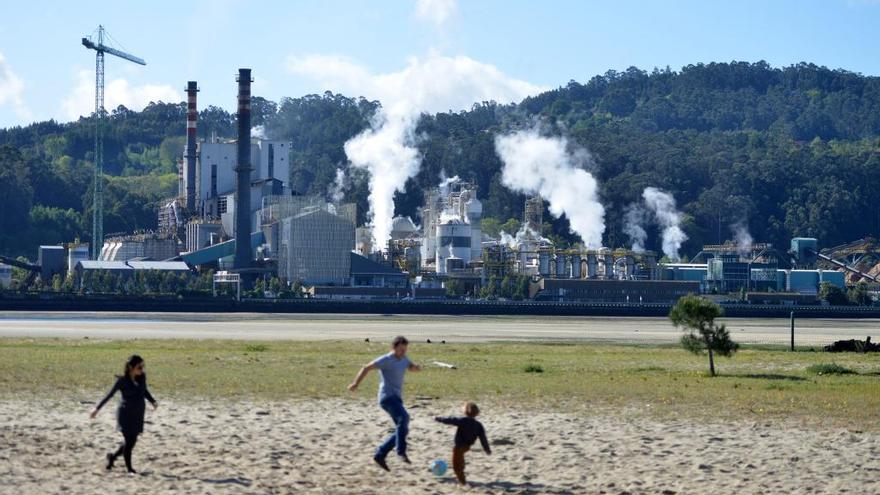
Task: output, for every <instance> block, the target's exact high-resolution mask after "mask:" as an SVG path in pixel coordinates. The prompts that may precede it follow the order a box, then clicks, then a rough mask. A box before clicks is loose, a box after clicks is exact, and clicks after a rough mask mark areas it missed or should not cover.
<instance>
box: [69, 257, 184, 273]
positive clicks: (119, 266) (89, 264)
mask: <svg viewBox="0 0 880 495" xmlns="http://www.w3.org/2000/svg"><path fill="white" fill-rule="evenodd" d="M77 266H80V267H82V269H83V270H114V271H124V270H162V271H178V272H183V271H190V268H189V265H187V264H186V263H184V262H182V261H95V260H81V261H79V262H78V263H77Z"/></svg>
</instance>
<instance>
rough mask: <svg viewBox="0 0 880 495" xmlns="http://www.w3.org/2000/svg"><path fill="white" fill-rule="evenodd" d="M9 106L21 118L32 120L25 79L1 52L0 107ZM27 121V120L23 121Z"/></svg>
mask: <svg viewBox="0 0 880 495" xmlns="http://www.w3.org/2000/svg"><path fill="white" fill-rule="evenodd" d="M5 106H9V107H10V108H12V111H13V112H14V113H15V115H17V116H18V118H19V119H20V120H23V121H30V120H31V119H32V114H31V111H30V109H29V108H28V106H27V105H26V104H25V102H24V81H23V80H22V79H21V77H19V76H18V74H16V73H15V72H13V71H12V68H11V67H9V64H8V63H7V62H6V57H4V56H3V54H2V53H0V108H2V107H5ZM22 123H27V122H22Z"/></svg>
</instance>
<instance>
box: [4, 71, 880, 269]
mask: <svg viewBox="0 0 880 495" xmlns="http://www.w3.org/2000/svg"><path fill="white" fill-rule="evenodd" d="M377 105H378V103H376V102H369V101H366V100H364V99H362V98H361V99H358V98H349V97H345V96H341V95H334V94H330V93H327V94H324V95H310V96H306V97H303V98H284V99H282V101H280V102H278V103H275V102H270V101H267V100H264V99H256V100H255V102H254V109H255V116H254V123H255V125H263V126H264V127H265V131H266V133H267V134H268V135H269V136H270V137H273V138H284V139H289V140H290V141H291V142H292V143H293V147H292V150H293V151H292V153H293V156H292V157H291V159H292V164H293V169H294V172H293V177H292V178H291V180H292V184H293V186H294V188H295V189H296V190H297V191H298V192H300V193H303V194H327V192H328V188H329V186H330V185H331V184H332V182H333V180H334V177H335V175H336V170H337V168H341V167H345V162H346V159H345V153H344V151H343V143H344V142H345V141H346V140H347V139H349V138H350V137H352V136H354V135H355V134H357V133H358V132H359V131H360V130H362V129H364V128H365V127H366V126H367V123H368V121H369V118H370V116H371V115H372V114H373V113H374V111H375V109H376V107H377ZM110 120H111V123H110V125H109V126H108V131H107V134H108V135H107V139H106V141H105V146H106V148H105V156H106V159H105V160H106V165H105V167H106V170H107V171H108V173H109V174H111V177H110V178H109V180H108V184H107V187H106V188H105V191H106V192H105V194H106V201H107V204H106V206H105V210H106V220H105V222H106V223H105V229H104V230H105V232H107V233H112V232H121V231H130V230H133V229H147V228H153V227H155V224H156V214H155V207H156V206H157V205H158V203H159V202H160V201H161V199H162V198H165V197H168V196H170V195H172V194H174V193H175V192H176V187H177V183H176V180H177V179H176V177H177V173H176V159H177V157H179V156H180V155H181V153H182V150H183V142H184V129H185V106H184V104H183V103H174V104H167V103H157V104H151V105H150V106H148V107H147V108H146V109H144V110H143V111H142V112H132V111H129V110H127V109H125V108H122V107H120V108H118V109H115V110H114V111H113V112H112V114H111V117H110ZM536 122H538V123H540V124H541V125H543V126H544V127H545V128H547V129H549V130H550V131H551V132H554V133H558V134H564V135H566V136H568V137H569V138H570V139H571V140H573V141H574V142H577V143H578V144H580V145H583V146H584V147H586V148H587V149H589V150H590V151H591V152H592V155H593V163H592V164H591V166H592V167H593V170H592V171H593V173H594V174H595V175H596V177H597V179H598V180H599V182H600V185H601V189H602V201H603V203H604V205H605V206H606V209H607V215H606V225H607V228H606V235H605V241H606V245H609V246H615V247H616V246H625V245H627V239H626V237H625V236H624V234H623V233H622V217H623V210H624V208H625V207H626V205H628V204H629V203H631V202H633V201H635V200H637V199H638V198H639V197H640V195H641V192H642V190H643V189H644V188H645V187H647V186H656V187H659V188H661V189H665V190H667V191H669V192H671V193H673V194H674V195H675V197H676V199H677V200H678V204H679V207H680V208H681V209H682V210H683V211H684V212H685V214H686V215H685V222H684V225H683V227H684V229H685V232H686V233H687V235H688V236H689V238H690V239H689V241H688V242H687V243H686V244H685V246H684V252H685V253H693V252H695V251H696V250H697V249H698V248H699V246H700V245H702V244H704V243H715V242H721V241H723V240H724V239H726V238H728V237H729V236H730V225H732V224H735V223H737V222H747V224H748V226H749V229H750V231H751V233H752V235H753V236H754V238H755V239H756V240H758V241H766V242H773V243H774V244H777V245H785V244H786V243H787V242H788V239H789V238H790V237H791V236H794V235H803V236H815V237H818V238H819V239H820V243H821V244H822V245H823V246H830V245H834V244H838V243H842V242H845V241H848V240H853V239H856V238H859V237H863V236H866V235H877V233H878V231H880V210H878V208H877V207H876V205H877V204H878V203H880V188H878V185H880V138H878V137H880V78H877V77H865V76H862V75H859V74H854V73H850V72H846V71H841V70H830V69H827V68H823V67H817V66H814V65H810V64H799V65H797V66H792V67H787V68H783V69H776V68H772V67H770V66H768V65H767V64H766V63H763V62H760V63H756V64H749V63H738V62H735V63H717V64H716V63H713V64H707V65H702V64H700V65H691V66H687V67H684V68H683V69H681V70H680V71H672V70H669V69H665V70H654V71H653V72H650V73H649V72H645V71H641V70H638V69H635V68H631V69H629V70H627V71H626V72H608V73H606V74H605V75H603V76H597V77H594V78H593V79H591V80H589V81H588V82H586V83H579V82H574V81H572V82H570V83H568V84H567V85H566V86H564V87H561V88H559V89H556V90H553V91H549V92H546V93H544V94H541V95H538V96H535V97H532V98H528V99H526V100H525V101H523V102H521V103H520V104H517V105H508V106H500V105H496V104H494V103H492V102H483V103H479V104H477V105H475V106H474V107H473V108H472V109H471V110H470V111H466V112H460V113H442V114H436V115H425V116H424V117H423V118H422V120H421V122H420V125H419V132H418V134H419V136H420V139H421V141H420V142H419V148H420V150H421V152H422V154H423V156H424V159H423V162H422V168H421V172H420V173H419V175H418V176H417V177H416V178H415V179H414V180H413V181H411V183H410V184H409V185H408V187H407V192H406V193H405V194H402V195H399V196H398V198H397V202H396V204H397V212H398V213H400V214H408V215H413V216H414V217H415V216H416V215H417V207H418V206H419V205H420V204H421V202H422V193H423V190H424V189H425V188H426V187H430V186H433V185H435V184H436V183H437V182H438V180H439V176H440V173H441V171H443V172H445V173H446V174H447V175H456V174H457V175H459V176H461V177H463V178H469V179H473V180H475V181H476V182H477V183H478V185H479V187H480V190H481V197H482V199H483V200H484V213H485V215H486V216H488V217H490V220H488V221H487V226H488V227H490V230H494V228H497V227H496V226H498V225H501V224H504V223H505V222H507V221H508V220H509V219H511V218H515V219H518V218H519V217H520V216H521V211H522V201H523V197H522V196H520V195H517V194H514V193H512V192H510V191H508V190H507V189H505V188H504V186H503V185H502V184H501V180H500V170H501V163H500V161H499V158H498V157H497V156H496V154H495V150H494V137H495V135H496V134H497V133H499V132H503V131H505V130H508V129H515V128H521V127H525V126H531V125H534V124H535V123H536ZM234 124H235V116H234V114H230V113H228V112H226V111H224V110H223V109H220V108H216V107H209V108H207V109H205V110H203V111H202V112H201V115H200V121H199V135H200V137H201V138H208V137H209V136H210V135H211V134H212V133H216V134H217V135H219V136H221V137H233V134H234ZM93 143H94V138H93V123H92V122H91V121H90V119H81V120H80V121H78V122H72V123H67V124H59V123H56V122H42V123H35V124H32V125H29V126H27V127H24V128H19V127H17V128H11V129H5V130H0V253H3V254H14V255H17V254H24V255H26V256H29V257H33V256H34V255H35V249H34V246H35V245H36V244H37V243H52V242H58V241H62V240H70V239H72V238H73V237H75V236H80V237H82V238H83V239H85V240H88V230H89V226H90V219H91V212H90V210H89V208H88V207H89V205H90V204H91V196H90V192H89V188H90V186H91V174H92V165H91V162H90V160H91V159H92V148H93ZM350 179H351V180H350V181H349V183H348V185H347V187H346V195H347V197H348V198H349V200H352V201H357V202H358V204H359V209H360V214H361V216H362V217H363V214H364V213H365V211H366V197H367V194H368V191H367V190H366V181H365V180H364V177H362V176H358V174H354V176H353V177H350ZM515 223H516V222H509V223H508V225H507V228H508V229H510V228H514V227H515ZM548 230H549V231H548V234H551V235H553V236H555V237H556V238H558V239H559V240H562V241H567V242H570V241H574V239H573V238H572V236H571V235H570V234H569V232H568V227H567V222H566V221H565V219H564V218H563V219H558V220H555V221H553V222H552V225H550V226H549V227H548ZM657 237H658V236H656V235H652V236H651V237H650V239H649V244H648V247H649V248H656V247H657V243H658V242H659V240H658V239H657Z"/></svg>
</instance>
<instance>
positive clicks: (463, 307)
mask: <svg viewBox="0 0 880 495" xmlns="http://www.w3.org/2000/svg"><path fill="white" fill-rule="evenodd" d="M722 307H723V308H724V312H725V315H726V316H727V317H728V318H788V317H789V316H790V314H791V313H792V312H794V313H795V315H796V317H797V318H834V319H864V318H880V307H860V306H821V305H809V306H795V305H760V304H726V305H722ZM671 308H672V304H668V303H604V302H589V303H588V302H535V301H454V300H451V301H450V300H443V301H441V300H437V301H433V300H323V299H322V300H318V299H273V300H270V299H260V300H242V301H235V300H231V299H217V298H210V297H206V298H177V297H158V296H157V297H126V296H115V295H114V296H109V295H108V296H72V295H52V294H10V293H6V294H2V295H0V312H5V311H29V312H46V311H66V312H74V313H80V312H144V313H218V314H220V313H222V314H238V313H274V314H312V315H317V314H352V315H367V314H372V315H385V314H395V315H414V316H415V315H422V316H429V315H447V316H592V317H665V316H667V315H668V314H669V310H670V309H671Z"/></svg>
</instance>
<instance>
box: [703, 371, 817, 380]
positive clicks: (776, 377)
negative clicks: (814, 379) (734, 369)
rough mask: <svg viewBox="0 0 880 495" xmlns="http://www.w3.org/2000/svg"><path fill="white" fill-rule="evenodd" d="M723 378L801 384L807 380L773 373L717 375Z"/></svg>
mask: <svg viewBox="0 0 880 495" xmlns="http://www.w3.org/2000/svg"><path fill="white" fill-rule="evenodd" d="M718 376H723V377H725V378H750V379H754V380H785V381H790V382H803V381H806V380H807V379H806V378H804V377H802V376H796V375H778V374H774V373H749V374H746V375H718Z"/></svg>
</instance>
